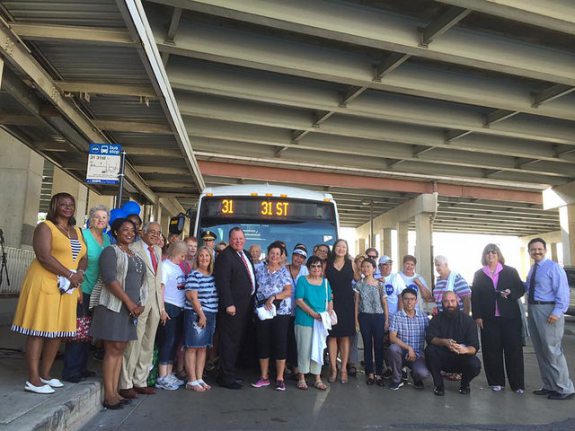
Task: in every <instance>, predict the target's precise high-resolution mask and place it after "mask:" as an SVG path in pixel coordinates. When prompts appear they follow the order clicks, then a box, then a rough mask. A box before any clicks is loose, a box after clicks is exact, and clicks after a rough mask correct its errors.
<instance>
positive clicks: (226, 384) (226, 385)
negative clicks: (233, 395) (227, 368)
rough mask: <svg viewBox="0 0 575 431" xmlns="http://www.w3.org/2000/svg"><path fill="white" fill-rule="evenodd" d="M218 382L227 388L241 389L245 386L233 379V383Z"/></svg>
mask: <svg viewBox="0 0 575 431" xmlns="http://www.w3.org/2000/svg"><path fill="white" fill-rule="evenodd" d="M218 384H219V385H220V386H221V387H222V388H226V389H241V388H243V385H241V384H240V383H238V382H236V381H233V382H231V383H226V382H218Z"/></svg>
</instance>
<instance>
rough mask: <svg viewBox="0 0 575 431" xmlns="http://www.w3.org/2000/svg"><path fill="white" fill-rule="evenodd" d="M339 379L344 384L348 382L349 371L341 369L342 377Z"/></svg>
mask: <svg viewBox="0 0 575 431" xmlns="http://www.w3.org/2000/svg"><path fill="white" fill-rule="evenodd" d="M339 381H340V382H341V383H342V384H344V385H345V384H346V383H347V371H344V370H341V377H340V379H339Z"/></svg>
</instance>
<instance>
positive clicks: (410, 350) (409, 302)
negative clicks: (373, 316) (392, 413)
mask: <svg viewBox="0 0 575 431" xmlns="http://www.w3.org/2000/svg"><path fill="white" fill-rule="evenodd" d="M401 302H402V304H403V310H400V311H398V312H397V313H396V314H395V316H393V319H392V321H391V325H390V327H389V341H390V342H391V343H392V344H391V346H390V348H389V354H388V361H389V365H390V366H391V371H392V376H391V384H390V386H389V389H391V390H394V391H396V390H398V389H399V388H400V387H402V386H403V382H402V381H401V369H402V367H404V366H407V367H409V368H410V369H411V377H412V378H413V386H414V387H415V388H416V389H423V379H426V378H427V377H429V371H428V369H427V366H426V365H425V358H424V356H423V349H424V347H425V329H426V328H427V326H428V325H429V319H428V318H427V316H426V315H425V314H424V313H422V312H420V311H417V308H416V306H417V292H416V291H415V290H414V289H412V288H410V287H408V288H406V289H404V290H403V291H402V292H401Z"/></svg>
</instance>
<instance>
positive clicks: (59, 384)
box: [40, 377, 64, 388]
mask: <svg viewBox="0 0 575 431" xmlns="http://www.w3.org/2000/svg"><path fill="white" fill-rule="evenodd" d="M40 381H41V382H42V383H44V384H45V385H50V386H51V387H53V388H63V387H64V383H62V382H61V381H60V380H58V379H50V380H44V379H43V378H42V377H40Z"/></svg>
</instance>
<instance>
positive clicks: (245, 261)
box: [240, 251, 254, 293]
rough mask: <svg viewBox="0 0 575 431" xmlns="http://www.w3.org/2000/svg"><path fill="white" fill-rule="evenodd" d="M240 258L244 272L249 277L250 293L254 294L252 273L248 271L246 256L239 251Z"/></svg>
mask: <svg viewBox="0 0 575 431" xmlns="http://www.w3.org/2000/svg"><path fill="white" fill-rule="evenodd" d="M240 257H241V258H242V262H243V263H244V266H245V267H246V271H247V272H248V276H249V277H250V282H251V285H252V293H254V281H253V280H252V272H251V271H250V267H249V263H248V261H247V260H246V255H245V254H244V253H243V252H241V251H240Z"/></svg>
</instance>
